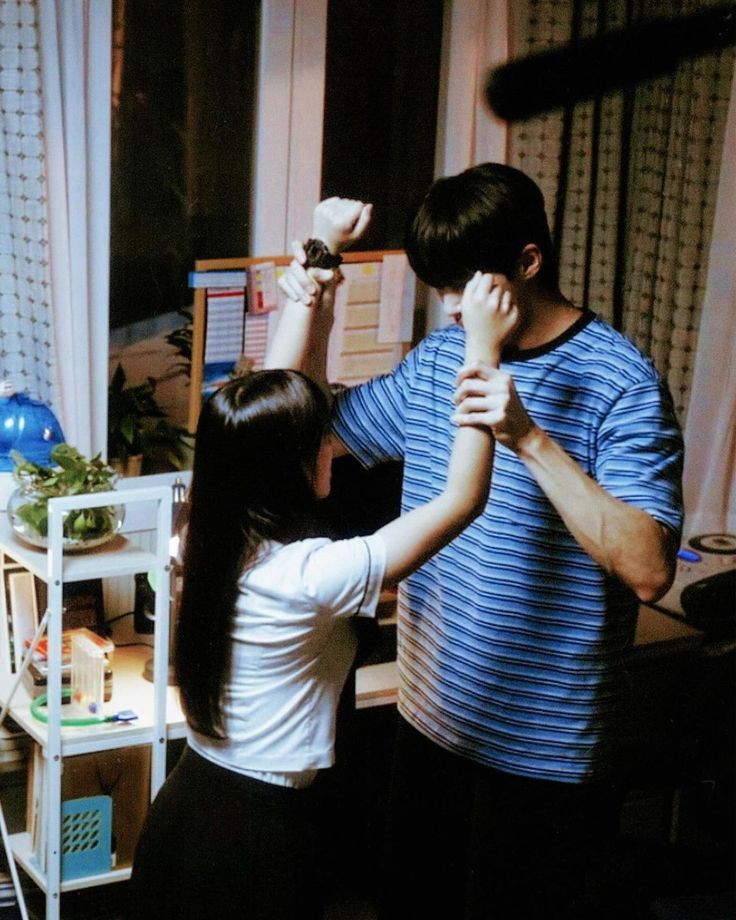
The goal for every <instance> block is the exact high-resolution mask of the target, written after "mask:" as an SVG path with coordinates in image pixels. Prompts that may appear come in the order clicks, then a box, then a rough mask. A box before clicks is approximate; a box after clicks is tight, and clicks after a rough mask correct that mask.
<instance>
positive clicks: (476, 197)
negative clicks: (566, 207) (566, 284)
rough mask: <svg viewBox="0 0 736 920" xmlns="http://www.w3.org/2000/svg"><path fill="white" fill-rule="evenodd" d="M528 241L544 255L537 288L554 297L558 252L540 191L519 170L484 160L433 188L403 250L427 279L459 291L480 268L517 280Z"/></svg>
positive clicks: (413, 221)
mask: <svg viewBox="0 0 736 920" xmlns="http://www.w3.org/2000/svg"><path fill="white" fill-rule="evenodd" d="M528 243H535V244H536V245H537V246H538V247H539V250H540V252H541V254H542V267H541V269H540V271H539V275H538V276H537V278H538V281H539V283H540V284H541V285H542V286H543V287H544V288H546V289H547V290H549V291H550V292H553V293H554V292H556V291H557V285H558V267H557V255H556V253H555V250H554V246H553V245H552V237H551V236H550V232H549V224H548V222H547V215H546V213H545V209H544V196H543V195H542V192H541V189H540V188H539V186H538V185H537V184H536V182H534V180H533V179H530V178H529V176H527V175H526V173H523V172H521V170H519V169H515V168H514V167H513V166H506V165H504V164H502V163H481V164H479V165H478V166H471V167H470V169H466V170H464V171H463V172H461V173H459V174H458V175H456V176H447V177H445V178H442V179H437V181H436V182H434V183H433V184H432V186H431V187H430V189H429V191H428V192H427V194H426V195H425V196H424V198H423V199H422V201H421V203H420V204H419V206H418V207H417V209H416V212H415V213H414V215H413V217H412V219H411V220H410V222H409V225H408V227H407V231H406V239H405V248H406V253H407V256H408V257H409V262H410V263H411V267H412V268H413V269H414V271H415V272H416V274H417V276H418V277H419V278H421V279H422V281H424V282H425V283H426V284H428V285H429V286H430V287H434V288H449V289H454V290H461V289H462V288H463V287H464V286H465V284H466V283H467V281H469V280H470V278H471V277H472V275H473V274H474V272H476V271H483V272H498V273H500V274H504V275H506V276H507V277H508V278H512V277H513V275H514V273H515V268H516V262H517V260H518V258H519V257H520V255H521V253H522V251H523V249H524V247H525V246H526V245H527V244H528Z"/></svg>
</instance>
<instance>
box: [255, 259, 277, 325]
mask: <svg viewBox="0 0 736 920" xmlns="http://www.w3.org/2000/svg"><path fill="white" fill-rule="evenodd" d="M278 306H279V296H278V287H277V285H276V265H275V263H274V262H262V263H261V264H260V265H254V266H252V267H251V268H250V269H249V270H248V313H252V314H254V315H256V316H258V315H261V314H263V313H270V312H271V311H272V310H277V309H278Z"/></svg>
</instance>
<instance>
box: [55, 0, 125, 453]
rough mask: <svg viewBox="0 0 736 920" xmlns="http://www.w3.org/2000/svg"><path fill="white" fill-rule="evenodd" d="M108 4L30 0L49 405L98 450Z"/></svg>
mask: <svg viewBox="0 0 736 920" xmlns="http://www.w3.org/2000/svg"><path fill="white" fill-rule="evenodd" d="M111 6H112V0H38V13H39V16H38V20H39V26H40V55H41V72H42V98H43V126H44V137H45V151H46V178H47V185H48V243H49V254H50V260H49V262H50V264H49V268H50V282H51V304H52V310H51V314H52V322H53V339H54V346H55V354H56V362H55V369H56V384H57V386H56V399H55V409H56V412H57V415H58V416H59V418H60V421H61V423H62V427H63V428H64V433H65V435H66V439H67V441H69V442H70V443H71V444H74V446H75V447H77V448H78V449H79V450H81V451H82V452H83V453H87V454H92V453H97V452H98V451H103V452H104V450H105V447H106V440H107V435H106V430H107V380H108V366H107V365H108V357H107V356H108V337H109V331H108V313H109V310H108V275H109V200H110V191H109V184H110V57H111V19H112V13H111Z"/></svg>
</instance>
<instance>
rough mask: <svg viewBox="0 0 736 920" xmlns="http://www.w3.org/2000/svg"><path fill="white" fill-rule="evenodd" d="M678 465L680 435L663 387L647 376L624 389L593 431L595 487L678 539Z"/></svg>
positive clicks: (680, 484)
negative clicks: (663, 526)
mask: <svg viewBox="0 0 736 920" xmlns="http://www.w3.org/2000/svg"><path fill="white" fill-rule="evenodd" d="M682 465H683V443H682V432H681V430H680V426H679V424H678V422H677V419H676V416H675V412H674V407H673V405H672V399H671V397H670V394H669V392H668V391H667V388H666V387H665V385H664V383H663V382H662V381H661V380H659V379H656V378H653V379H650V380H646V381H643V382H639V383H638V384H636V385H634V386H631V387H629V388H627V390H626V391H625V392H624V393H623V394H622V395H621V396H619V398H618V399H617V401H616V402H615V404H614V405H613V406H612V408H611V410H610V411H609V412H608V414H607V416H606V419H605V421H604V423H603V424H602V425H601V427H600V429H599V433H598V453H597V459H596V479H597V481H598V483H599V484H600V485H601V486H602V487H603V488H604V489H606V491H608V492H609V493H610V494H611V495H613V496H614V497H615V498H618V499H620V500H621V501H624V502H627V503H628V504H631V505H635V506H636V507H638V508H641V509H642V510H643V511H647V512H648V513H649V514H651V515H652V517H653V518H655V519H656V520H657V521H659V522H660V523H662V524H666V525H667V526H668V527H670V528H671V529H672V530H673V531H674V532H675V533H676V534H678V535H679V533H680V532H681V529H682V520H683V508H682Z"/></svg>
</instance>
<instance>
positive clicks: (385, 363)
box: [188, 250, 416, 432]
mask: <svg viewBox="0 0 736 920" xmlns="http://www.w3.org/2000/svg"><path fill="white" fill-rule="evenodd" d="M291 259H292V256H264V257H249V258H232V259H200V260H197V261H196V262H195V265H194V271H193V272H191V273H190V279H189V281H190V287H192V288H193V289H194V307H193V335H192V371H191V381H190V396H189V413H188V428H189V431H190V432H194V431H195V430H196V427H197V420H198V418H199V412H200V409H201V406H202V400H203V399H205V398H206V397H207V396H208V395H209V394H210V393H211V392H213V391H214V390H215V389H217V387H218V386H221V385H222V384H223V383H225V382H226V381H227V380H229V379H231V377H233V376H236V375H237V374H239V373H244V372H246V371H248V370H259V369H260V368H261V367H262V366H263V360H264V357H265V353H266V347H267V345H268V342H269V339H270V337H271V335H273V332H274V330H275V328H276V325H277V323H278V316H279V313H280V311H281V309H282V308H283V305H284V300H285V298H284V295H283V294H282V292H281V290H280V289H279V287H278V283H277V282H278V278H279V276H280V275H281V274H282V273H283V272H284V271H285V270H286V267H287V266H288V265H289V263H290V262H291ZM341 270H342V273H343V275H344V276H345V281H344V282H343V283H342V284H341V285H339V286H338V288H337V294H336V299H335V322H334V326H333V330H332V335H331V337H330V345H329V350H328V356H327V377H328V380H329V381H330V383H331V384H342V385H344V386H352V385H355V384H357V383H361V382H363V381H364V380H368V379H370V378H371V377H375V376H376V375H378V374H383V373H387V372H389V371H391V370H393V368H394V367H395V366H396V365H397V364H398V363H399V361H401V359H402V358H403V357H404V355H405V354H406V353H407V351H408V350H409V347H410V345H411V341H412V333H413V323H414V311H415V306H416V288H415V280H414V274H413V272H412V271H411V269H410V268H409V264H408V260H407V258H406V255H405V253H404V252H402V251H401V250H373V251H370V252H346V253H343V264H342V266H341Z"/></svg>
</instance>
